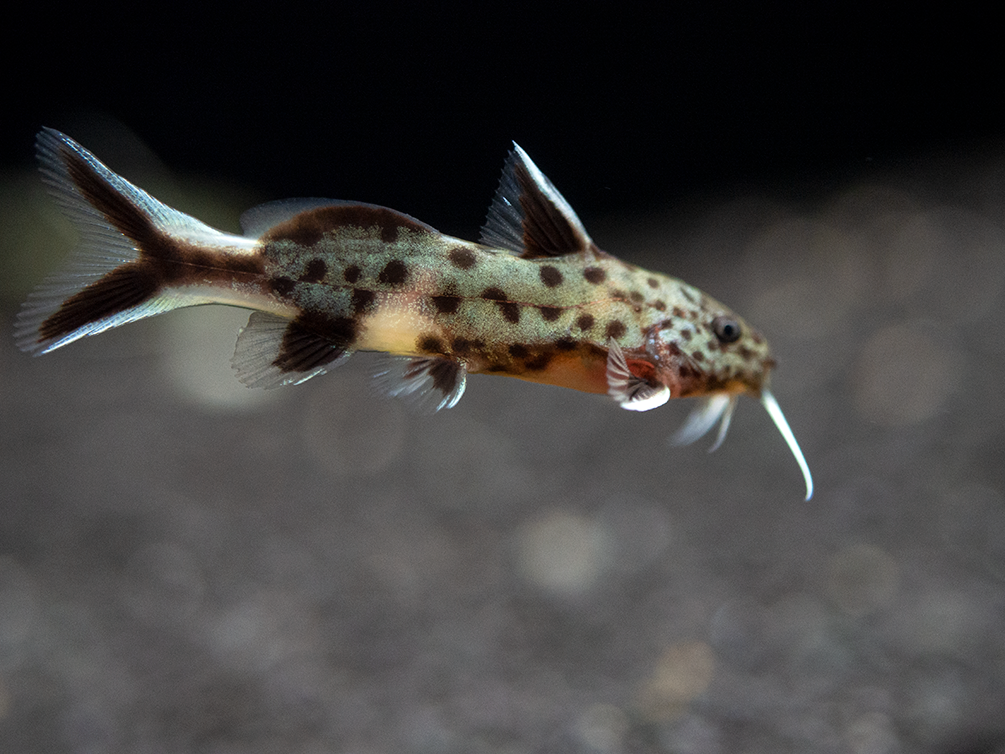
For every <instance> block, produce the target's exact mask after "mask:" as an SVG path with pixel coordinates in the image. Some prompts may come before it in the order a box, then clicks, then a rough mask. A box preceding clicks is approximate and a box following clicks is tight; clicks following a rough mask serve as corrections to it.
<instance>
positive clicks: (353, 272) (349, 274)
mask: <svg viewBox="0 0 1005 754" xmlns="http://www.w3.org/2000/svg"><path fill="white" fill-rule="evenodd" d="M359 276H360V269H359V265H357V264H351V265H349V266H348V267H346V268H345V269H344V270H343V271H342V277H343V278H345V281H346V282H347V283H355V282H356V281H357V280H359Z"/></svg>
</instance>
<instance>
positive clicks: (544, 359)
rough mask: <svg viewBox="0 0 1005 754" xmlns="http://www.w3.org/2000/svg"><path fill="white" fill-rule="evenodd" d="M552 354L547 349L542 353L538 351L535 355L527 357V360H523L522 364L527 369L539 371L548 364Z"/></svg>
mask: <svg viewBox="0 0 1005 754" xmlns="http://www.w3.org/2000/svg"><path fill="white" fill-rule="evenodd" d="M553 355H554V354H552V353H550V352H548V351H546V352H544V353H539V354H537V355H536V356H534V357H533V358H530V359H527V361H525V362H524V366H525V367H526V368H527V369H529V370H531V371H532V372H537V371H540V370H542V369H546V368H547V366H548V364H550V363H551V359H552V356H553Z"/></svg>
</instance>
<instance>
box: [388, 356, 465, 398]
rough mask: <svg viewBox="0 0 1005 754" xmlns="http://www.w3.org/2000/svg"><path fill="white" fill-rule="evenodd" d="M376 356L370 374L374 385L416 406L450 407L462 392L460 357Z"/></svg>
mask: <svg viewBox="0 0 1005 754" xmlns="http://www.w3.org/2000/svg"><path fill="white" fill-rule="evenodd" d="M380 360H381V365H380V367H379V368H378V370H377V372H376V373H375V374H374V379H375V383H376V385H377V387H378V388H379V389H380V390H381V392H383V393H385V394H386V395H390V396H393V397H396V398H404V399H406V400H407V401H408V402H409V403H411V404H413V405H414V406H416V407H417V408H420V409H424V410H429V411H434V412H435V411H439V410H440V409H442V408H453V407H454V406H456V405H457V401H459V400H460V399H461V396H462V395H464V386H465V384H466V382H467V373H468V370H467V367H466V366H465V364H464V362H463V361H461V360H460V359H452V358H448V357H446V356H392V355H387V354H385V355H382V356H381V357H380Z"/></svg>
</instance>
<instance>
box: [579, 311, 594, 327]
mask: <svg viewBox="0 0 1005 754" xmlns="http://www.w3.org/2000/svg"><path fill="white" fill-rule="evenodd" d="M593 322H594V320H593V315H592V314H580V315H579V317H578V318H577V319H576V327H578V328H579V329H580V330H589V329H590V328H591V327H593Z"/></svg>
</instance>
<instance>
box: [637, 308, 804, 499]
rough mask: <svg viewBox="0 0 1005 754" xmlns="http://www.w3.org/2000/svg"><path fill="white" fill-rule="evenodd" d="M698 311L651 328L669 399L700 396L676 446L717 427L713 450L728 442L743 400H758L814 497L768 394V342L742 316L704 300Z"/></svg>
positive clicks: (652, 351) (649, 348)
mask: <svg viewBox="0 0 1005 754" xmlns="http://www.w3.org/2000/svg"><path fill="white" fill-rule="evenodd" d="M702 304H703V306H702V307H701V309H700V311H699V310H691V311H689V312H687V315H688V316H684V317H674V318H671V319H667V320H664V321H663V322H660V323H658V324H656V325H655V326H653V327H652V328H650V330H649V331H648V333H647V336H646V344H645V350H646V353H647V355H648V357H649V359H651V361H652V363H653V365H654V367H655V374H654V377H655V380H656V381H657V382H660V383H662V384H663V385H665V386H666V387H667V388H668V389H669V392H670V396H672V397H674V398H678V397H697V398H701V399H702V401H701V403H700V404H699V405H698V406H697V407H696V408H695V410H694V411H693V412H692V413H691V416H690V417H689V418H688V420H687V421H686V422H685V423H684V426H682V427H681V428H680V430H678V432H677V433H676V434H675V436H674V439H675V442H677V443H680V444H685V443H690V442H694V441H695V440H697V439H698V438H699V437H701V436H703V435H705V434H706V433H707V432H708V431H709V430H710V429H712V427H713V426H715V424H716V423H718V424H719V432H718V436H717V438H716V441H715V443H714V444H713V446H712V448H711V450H715V449H716V448H717V447H719V445H720V444H721V443H722V441H723V439H724V438H725V437H726V432H727V430H728V428H729V424H730V420H731V418H732V416H733V410H734V409H735V408H736V401H737V397H738V396H739V395H743V394H746V395H750V396H752V397H754V398H756V399H757V400H758V402H760V403H761V405H762V406H764V408H765V410H766V411H767V412H768V415H769V416H770V417H771V420H772V421H773V422H774V424H775V426H776V427H777V428H778V431H779V432H780V433H781V435H782V438H783V439H784V440H785V443H786V445H788V447H789V450H790V451H791V453H792V455H793V457H794V458H795V460H796V463H798V465H799V469H800V471H802V474H803V479H804V480H805V483H806V499H807V500H809V499H810V498H811V497H812V496H813V478H812V476H811V474H810V469H809V466H808V465H807V463H806V459H805V457H804V456H803V452H802V450H801V449H800V447H799V443H798V442H797V441H796V438H795V436H794V435H793V433H792V430H791V429H790V428H789V424H788V422H787V421H786V420H785V416H784V414H783V413H782V410H781V408H780V407H779V406H778V402H777V401H776V400H775V397H774V395H772V393H771V391H770V390H769V389H768V383H769V378H770V375H771V370H772V368H774V366H775V360H774V359H773V358H772V357H771V349H770V348H769V346H768V341H767V339H766V338H765V337H764V336H763V335H761V333H760V332H758V331H757V330H755V329H754V328H753V327H751V326H750V325H749V324H748V323H747V322H746V321H745V320H744V319H743V318H742V317H740V316H739V315H737V314H735V313H734V312H732V311H730V310H729V309H727V308H726V307H724V306H722V305H721V304H719V303H718V302H714V301H712V300H711V299H709V298H708V297H705V296H703V297H702Z"/></svg>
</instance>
